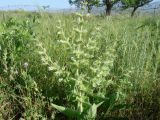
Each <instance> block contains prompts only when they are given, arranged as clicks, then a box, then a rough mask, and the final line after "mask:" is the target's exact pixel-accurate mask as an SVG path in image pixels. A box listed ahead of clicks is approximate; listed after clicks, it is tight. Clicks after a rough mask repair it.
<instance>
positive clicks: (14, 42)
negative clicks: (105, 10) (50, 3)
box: [0, 11, 160, 120]
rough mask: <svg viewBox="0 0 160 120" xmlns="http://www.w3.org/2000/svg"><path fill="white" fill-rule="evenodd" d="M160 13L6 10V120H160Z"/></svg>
mask: <svg viewBox="0 0 160 120" xmlns="http://www.w3.org/2000/svg"><path fill="white" fill-rule="evenodd" d="M159 81H160V16H154V17H153V16H150V15H145V16H144V15H142V16H136V17H133V18H130V17H129V16H128V15H115V16H112V17H105V16H93V15H82V14H75V13H73V14H61V13H59V14H56V13H54V14H52V13H45V12H39V13H31V12H23V11H14V12H4V11H3V12H0V120H160V92H159V91H160V82H159Z"/></svg>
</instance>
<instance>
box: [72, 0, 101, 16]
mask: <svg viewBox="0 0 160 120" xmlns="http://www.w3.org/2000/svg"><path fill="white" fill-rule="evenodd" d="M69 3H70V4H71V5H75V6H76V7H78V8H81V7H83V6H86V8H87V12H88V13H91V10H92V8H93V6H98V4H99V0H69Z"/></svg>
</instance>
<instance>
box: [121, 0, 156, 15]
mask: <svg viewBox="0 0 160 120" xmlns="http://www.w3.org/2000/svg"><path fill="white" fill-rule="evenodd" d="M152 1H153V0H122V1H121V2H122V7H123V8H125V9H127V8H130V7H132V8H133V10H132V12H131V16H132V17H133V16H134V14H135V12H136V10H137V9H138V8H139V7H142V6H144V5H146V4H148V3H150V2H152Z"/></svg>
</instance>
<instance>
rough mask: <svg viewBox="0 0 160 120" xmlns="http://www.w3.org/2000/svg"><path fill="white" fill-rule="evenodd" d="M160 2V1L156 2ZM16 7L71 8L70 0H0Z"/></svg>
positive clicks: (3, 5) (2, 4)
mask: <svg viewBox="0 0 160 120" xmlns="http://www.w3.org/2000/svg"><path fill="white" fill-rule="evenodd" d="M154 1H160V0H154ZM16 5H33V6H47V5H49V6H50V7H51V8H54V9H64V8H71V6H70V5H69V3H68V0H0V7H1V8H2V7H7V6H16Z"/></svg>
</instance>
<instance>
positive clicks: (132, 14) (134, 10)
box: [131, 7, 138, 17]
mask: <svg viewBox="0 0 160 120" xmlns="http://www.w3.org/2000/svg"><path fill="white" fill-rule="evenodd" d="M137 9H138V7H134V8H133V11H132V13H131V17H133V16H134V14H135V12H136V10H137Z"/></svg>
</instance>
